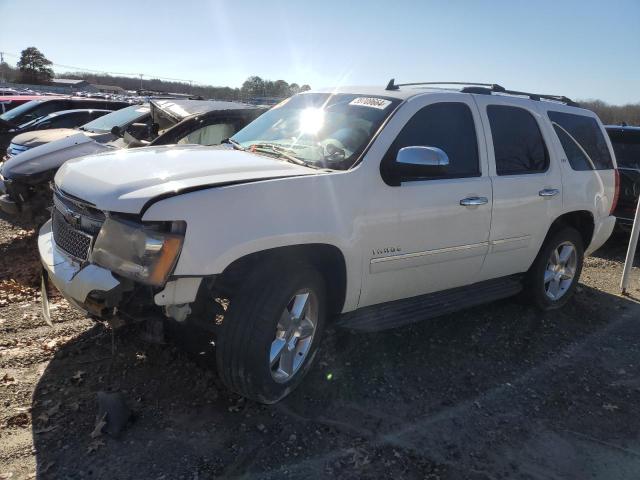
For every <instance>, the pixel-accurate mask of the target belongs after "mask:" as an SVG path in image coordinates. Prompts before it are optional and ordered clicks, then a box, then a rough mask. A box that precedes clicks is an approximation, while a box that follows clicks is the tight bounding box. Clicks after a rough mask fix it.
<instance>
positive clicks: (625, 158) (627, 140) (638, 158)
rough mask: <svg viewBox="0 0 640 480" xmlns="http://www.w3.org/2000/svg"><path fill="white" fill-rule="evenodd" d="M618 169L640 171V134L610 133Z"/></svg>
mask: <svg viewBox="0 0 640 480" xmlns="http://www.w3.org/2000/svg"><path fill="white" fill-rule="evenodd" d="M609 136H610V137H611V143H612V144H613V151H614V152H615V153H616V161H617V162H618V167H621V168H635V169H639V170H640V132H633V133H630V132H627V133H626V134H625V133H617V132H609Z"/></svg>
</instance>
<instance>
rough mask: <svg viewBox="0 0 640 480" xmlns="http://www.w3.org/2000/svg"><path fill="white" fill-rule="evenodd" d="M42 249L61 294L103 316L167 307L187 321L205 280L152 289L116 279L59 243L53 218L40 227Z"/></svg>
mask: <svg viewBox="0 0 640 480" xmlns="http://www.w3.org/2000/svg"><path fill="white" fill-rule="evenodd" d="M38 251H39V253H40V261H41V262H42V266H43V268H44V269H45V270H46V272H47V276H48V277H49V279H50V280H51V283H53V285H54V286H55V287H56V288H57V289H58V290H59V291H60V293H61V294H62V295H63V296H64V297H65V298H66V299H67V300H69V301H70V302H71V303H72V304H74V305H75V306H76V307H78V308H80V309H81V310H84V311H85V312H87V313H90V314H92V315H94V316H97V317H101V318H109V317H110V316H111V315H112V313H113V312H114V309H115V308H118V309H119V310H120V311H124V312H125V313H127V316H128V317H131V318H134V319H136V318H138V319H144V318H146V317H148V316H149V314H150V313H161V312H162V310H164V314H165V315H166V316H167V317H172V318H174V319H176V320H178V321H184V319H185V318H186V317H187V316H188V315H189V313H190V312H191V309H190V307H189V304H191V303H192V302H194V301H195V300H196V296H197V294H198V291H199V288H200V284H201V281H202V278H201V277H185V278H176V279H172V280H170V281H168V282H167V283H166V284H165V285H164V288H162V289H160V290H158V289H156V290H152V289H151V287H146V286H141V285H139V284H136V283H134V282H133V281H131V280H128V279H123V278H116V277H115V276H114V275H113V273H112V272H111V271H109V270H107V269H105V268H102V267H100V266H98V265H95V264H91V263H85V264H81V263H79V262H77V261H76V260H74V259H73V258H71V257H70V256H69V255H67V254H66V253H65V252H64V251H62V250H61V249H60V248H59V247H58V246H57V245H56V243H55V240H54V238H53V231H52V224H51V220H49V221H47V222H46V223H45V224H44V225H43V226H42V227H41V228H40V231H39V233H38ZM154 309H155V312H153V310H154Z"/></svg>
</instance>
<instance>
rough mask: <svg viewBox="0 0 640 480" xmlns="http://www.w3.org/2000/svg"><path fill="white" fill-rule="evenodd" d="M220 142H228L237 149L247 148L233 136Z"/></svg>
mask: <svg viewBox="0 0 640 480" xmlns="http://www.w3.org/2000/svg"><path fill="white" fill-rule="evenodd" d="M220 143H226V144H228V145H231V146H232V147H233V148H235V149H236V150H245V148H244V147H243V146H242V145H240V144H239V143H238V142H236V141H235V140H234V139H233V138H225V139H224V140H222V142H220Z"/></svg>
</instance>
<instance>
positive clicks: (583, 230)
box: [547, 210, 595, 250]
mask: <svg viewBox="0 0 640 480" xmlns="http://www.w3.org/2000/svg"><path fill="white" fill-rule="evenodd" d="M562 227H573V228H575V229H576V230H577V231H578V232H579V233H580V236H581V237H582V242H583V246H584V249H585V250H586V249H587V248H588V247H589V245H590V244H591V240H592V239H593V230H594V228H595V222H594V221H593V214H592V213H591V212H588V211H586V210H579V211H576V212H569V213H565V214H564V215H561V216H559V217H558V218H556V219H555V221H554V222H553V223H552V224H551V227H549V233H547V237H548V236H549V235H550V234H552V233H554V232H556V231H558V230H559V229H560V228H562Z"/></svg>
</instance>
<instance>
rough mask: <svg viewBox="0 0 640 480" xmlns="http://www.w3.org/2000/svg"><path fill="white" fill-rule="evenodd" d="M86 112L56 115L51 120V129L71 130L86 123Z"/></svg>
mask: <svg viewBox="0 0 640 480" xmlns="http://www.w3.org/2000/svg"><path fill="white" fill-rule="evenodd" d="M87 116H88V115H87V113H86V112H76V113H69V114H64V115H58V116H55V117H53V118H51V128H73V127H77V126H78V125H82V124H83V123H86V119H87Z"/></svg>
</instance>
